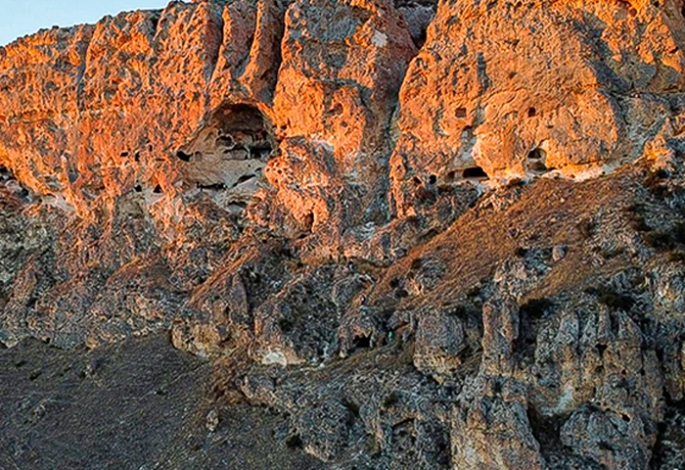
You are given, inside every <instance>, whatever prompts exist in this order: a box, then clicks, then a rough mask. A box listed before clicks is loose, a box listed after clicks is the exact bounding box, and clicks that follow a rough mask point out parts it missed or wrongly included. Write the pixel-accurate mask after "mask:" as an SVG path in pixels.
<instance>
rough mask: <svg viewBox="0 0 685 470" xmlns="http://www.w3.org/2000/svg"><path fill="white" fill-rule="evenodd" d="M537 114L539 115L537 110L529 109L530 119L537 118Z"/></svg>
mask: <svg viewBox="0 0 685 470" xmlns="http://www.w3.org/2000/svg"><path fill="white" fill-rule="evenodd" d="M537 114H538V111H537V109H535V108H528V117H529V118H532V117H535V116H537Z"/></svg>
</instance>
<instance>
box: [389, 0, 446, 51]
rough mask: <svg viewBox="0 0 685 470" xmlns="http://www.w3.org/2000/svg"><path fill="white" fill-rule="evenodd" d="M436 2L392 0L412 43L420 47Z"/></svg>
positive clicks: (424, 41) (432, 16)
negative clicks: (404, 23) (405, 24)
mask: <svg viewBox="0 0 685 470" xmlns="http://www.w3.org/2000/svg"><path fill="white" fill-rule="evenodd" d="M437 4H438V2H437V1H435V0H394V6H395V8H396V9H397V11H399V12H400V13H402V16H403V17H404V19H405V21H406V22H407V28H408V29H409V34H410V35H411V38H412V41H414V45H416V48H417V49H421V48H422V47H423V45H424V44H425V43H426V30H427V29H428V26H429V25H430V23H431V21H433V18H434V17H435V12H436V10H437Z"/></svg>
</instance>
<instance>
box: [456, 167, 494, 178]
mask: <svg viewBox="0 0 685 470" xmlns="http://www.w3.org/2000/svg"><path fill="white" fill-rule="evenodd" d="M462 176H463V177H464V178H473V179H487V178H488V174H487V173H485V171H484V170H483V169H482V168H481V167H479V166H474V167H472V168H467V169H465V170H464V172H463V173H462Z"/></svg>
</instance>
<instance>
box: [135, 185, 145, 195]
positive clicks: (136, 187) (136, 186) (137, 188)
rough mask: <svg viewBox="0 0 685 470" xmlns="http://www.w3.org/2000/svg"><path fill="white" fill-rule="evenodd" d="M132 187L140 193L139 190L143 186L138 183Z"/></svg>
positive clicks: (140, 190)
mask: <svg viewBox="0 0 685 470" xmlns="http://www.w3.org/2000/svg"><path fill="white" fill-rule="evenodd" d="M133 189H134V191H135V192H137V193H140V192H142V191H143V187H142V186H141V185H139V184H137V185H135V186H134V187H133Z"/></svg>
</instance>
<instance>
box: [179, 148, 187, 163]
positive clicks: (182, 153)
mask: <svg viewBox="0 0 685 470" xmlns="http://www.w3.org/2000/svg"><path fill="white" fill-rule="evenodd" d="M176 156H177V157H178V158H179V159H180V160H182V161H184V162H189V161H190V155H188V154H187V153H185V152H184V151H183V150H179V151H178V152H176Z"/></svg>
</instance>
